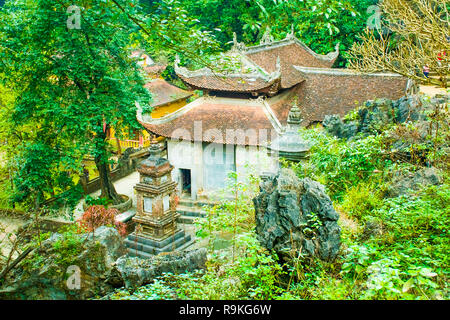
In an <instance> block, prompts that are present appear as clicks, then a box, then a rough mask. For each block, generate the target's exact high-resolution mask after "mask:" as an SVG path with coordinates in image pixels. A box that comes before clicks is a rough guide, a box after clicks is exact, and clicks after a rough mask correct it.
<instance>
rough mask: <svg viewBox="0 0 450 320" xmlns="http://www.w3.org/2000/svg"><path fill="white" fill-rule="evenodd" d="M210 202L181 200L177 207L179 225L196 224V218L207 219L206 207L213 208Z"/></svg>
mask: <svg viewBox="0 0 450 320" xmlns="http://www.w3.org/2000/svg"><path fill="white" fill-rule="evenodd" d="M211 205H213V204H212V203H209V202H198V201H192V200H190V199H181V200H180V202H179V203H178V206H177V213H179V214H180V217H178V219H177V222H178V223H184V224H194V222H195V219H196V218H204V217H206V212H205V210H204V209H203V207H204V206H211Z"/></svg>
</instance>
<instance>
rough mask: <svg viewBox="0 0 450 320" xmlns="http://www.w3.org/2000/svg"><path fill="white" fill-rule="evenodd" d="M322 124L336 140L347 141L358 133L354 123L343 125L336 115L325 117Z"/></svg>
mask: <svg viewBox="0 0 450 320" xmlns="http://www.w3.org/2000/svg"><path fill="white" fill-rule="evenodd" d="M322 124H323V126H324V127H325V129H326V130H327V132H328V133H329V134H331V135H333V136H335V137H338V138H344V139H349V138H351V137H353V136H355V135H356V133H357V132H358V126H357V124H356V123H354V122H348V123H344V122H343V121H342V119H341V118H340V117H339V116H338V115H337V114H333V115H327V116H325V118H324V119H323V123H322Z"/></svg>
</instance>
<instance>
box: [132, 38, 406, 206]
mask: <svg viewBox="0 0 450 320" xmlns="http://www.w3.org/2000/svg"><path fill="white" fill-rule="evenodd" d="M338 55H339V50H338V47H337V48H336V51H335V52H331V53H329V54H327V55H320V54H317V53H315V52H313V51H312V50H311V49H310V48H308V47H307V46H306V45H305V44H304V43H302V42H301V41H300V40H298V39H297V38H296V37H295V36H294V35H293V33H291V34H288V35H287V37H286V38H285V39H283V40H280V41H273V38H272V37H271V36H270V34H266V35H265V36H264V37H263V39H262V40H261V43H260V44H259V45H256V46H251V47H247V46H245V45H244V44H242V43H239V42H238V41H237V40H236V37H235V38H234V45H233V47H232V49H231V50H230V51H229V52H227V53H226V56H227V57H228V59H227V61H234V68H231V69H230V68H228V69H227V70H226V71H217V70H215V69H216V68H214V70H212V69H210V68H207V67H205V68H202V69H199V70H188V69H187V68H185V67H183V66H180V62H179V59H176V61H175V72H176V73H177V75H178V76H179V77H180V79H182V81H183V82H184V83H185V84H186V85H187V86H189V87H190V88H192V89H195V90H202V91H203V96H201V97H199V98H198V99H196V100H194V101H192V102H190V103H188V104H187V105H185V106H184V107H181V108H178V109H176V110H173V112H169V113H167V114H164V115H158V117H152V115H149V114H142V111H140V110H138V114H137V117H138V120H139V121H140V123H141V124H142V125H143V126H144V127H145V128H146V129H147V130H148V131H149V132H151V133H152V134H156V135H157V136H160V137H164V138H165V144H166V148H167V157H168V160H169V162H170V163H171V164H172V165H173V166H174V170H173V171H172V177H173V179H174V181H176V182H177V183H178V191H179V192H180V193H183V194H184V195H188V196H189V197H191V199H192V200H197V199H199V197H200V198H201V197H202V196H206V197H208V196H210V195H211V194H212V193H214V191H215V190H219V189H221V188H223V187H224V186H225V183H226V180H227V174H228V172H230V171H236V172H237V173H238V176H241V177H245V175H246V174H248V173H249V172H250V171H252V172H253V173H257V174H258V173H259V174H261V173H263V172H268V171H274V170H276V168H277V167H278V156H277V154H276V152H273V150H277V148H276V146H274V145H273V143H272V144H271V142H273V141H284V140H287V141H288V142H289V147H290V148H293V149H292V150H295V146H294V147H292V141H293V139H294V140H295V138H292V137H293V133H292V132H291V131H292V130H286V129H288V116H289V114H290V111H291V109H294V110H292V112H291V115H292V114H295V117H297V118H298V117H301V126H310V125H313V124H315V123H320V122H321V121H322V120H323V119H324V117H325V116H326V115H329V114H338V115H340V116H344V115H345V114H346V113H347V112H349V111H350V110H352V109H354V108H355V107H357V106H358V105H359V104H361V103H363V102H365V101H367V100H373V99H375V98H389V99H399V98H400V97H402V96H404V95H405V94H407V93H409V92H410V90H412V88H413V83H412V82H411V81H410V80H408V79H407V78H404V77H402V76H400V75H397V74H391V73H376V74H360V73H357V72H355V71H353V70H348V69H335V68H332V66H333V64H334V62H335V61H336V59H337V57H338ZM138 109H139V108H138ZM169 111H170V110H169ZM295 117H293V118H292V119H294V118H295ZM285 132H289V139H284V140H283V139H282V140H277V138H278V137H279V136H282V135H283V134H284V133H285ZM294 136H295V134H294ZM268 146H270V150H271V151H272V152H268V150H267V147H268ZM302 148H303V147H302V146H300V149H298V150H302ZM294 156H295V155H294ZM255 170H256V172H255Z"/></svg>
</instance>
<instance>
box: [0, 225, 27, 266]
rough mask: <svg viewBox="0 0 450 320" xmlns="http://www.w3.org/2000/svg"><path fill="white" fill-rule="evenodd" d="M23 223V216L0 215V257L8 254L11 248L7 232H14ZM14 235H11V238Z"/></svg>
mask: <svg viewBox="0 0 450 320" xmlns="http://www.w3.org/2000/svg"><path fill="white" fill-rule="evenodd" d="M25 223H26V220H25V219H23V218H19V217H10V216H0V257H1V256H5V255H8V254H9V251H10V250H11V241H10V239H8V236H9V234H11V233H13V234H14V233H15V232H16V231H17V229H18V228H19V227H21V226H22V225H24V224H25ZM14 237H15V236H14V235H12V236H11V239H14ZM0 259H1V258H0Z"/></svg>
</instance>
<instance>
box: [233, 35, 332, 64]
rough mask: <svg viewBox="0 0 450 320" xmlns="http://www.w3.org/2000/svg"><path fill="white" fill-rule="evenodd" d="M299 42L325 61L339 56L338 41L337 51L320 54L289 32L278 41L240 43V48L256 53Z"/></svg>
mask: <svg viewBox="0 0 450 320" xmlns="http://www.w3.org/2000/svg"><path fill="white" fill-rule="evenodd" d="M294 43H295V44H297V45H299V46H300V47H302V48H303V49H305V50H306V51H307V52H308V53H309V54H311V55H312V56H313V57H314V58H316V59H319V60H324V61H333V60H336V59H337V57H338V56H339V44H340V43H337V44H336V46H335V51H332V52H329V53H328V54H325V55H323V54H318V53H316V52H314V51H313V50H312V49H311V48H310V47H308V46H307V45H306V44H305V43H304V42H303V41H301V40H299V39H298V38H297V37H296V36H295V35H293V34H292V33H289V34H288V35H287V36H286V38H284V39H281V40H276V41H270V42H265V43H262V44H258V45H255V46H250V47H247V46H245V45H244V46H243V48H242V44H240V48H242V49H241V50H243V52H244V53H250V54H251V53H255V52H260V51H265V50H270V49H273V48H278V47H283V46H286V45H290V44H294Z"/></svg>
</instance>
